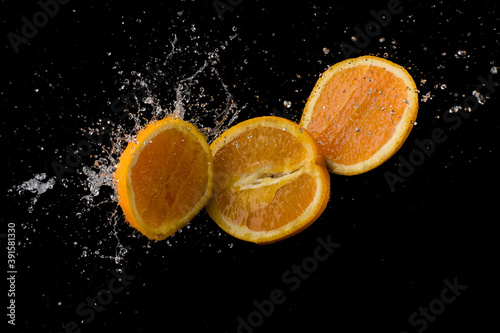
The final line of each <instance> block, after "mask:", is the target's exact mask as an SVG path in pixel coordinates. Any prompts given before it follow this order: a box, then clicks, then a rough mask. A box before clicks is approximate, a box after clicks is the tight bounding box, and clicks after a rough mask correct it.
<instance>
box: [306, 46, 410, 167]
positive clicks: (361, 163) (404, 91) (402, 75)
mask: <svg viewBox="0 0 500 333" xmlns="http://www.w3.org/2000/svg"><path fill="white" fill-rule="evenodd" d="M417 111H418V95H417V88H416V85H415V82H414V81H413V79H412V77H411V76H410V74H409V73H408V72H407V71H406V70H405V69H404V68H403V67H401V66H399V65H397V64H395V63H393V62H391V61H389V60H386V59H383V58H378V57H373V56H363V57H359V58H355V59H348V60H345V61H342V62H340V63H338V64H335V65H334V66H332V67H330V68H329V69H328V70H327V71H325V72H324V73H323V74H322V75H321V76H320V78H319V79H318V81H317V83H316V85H315V87H314V89H313V91H312V93H311V95H310V96H309V99H308V100H307V103H306V106H305V108H304V112H303V114H302V118H301V121H300V125H301V126H303V127H304V128H306V129H307V130H308V131H309V132H310V133H311V135H312V136H313V137H314V139H315V140H316V142H317V143H318V144H319V148H320V150H321V152H322V153H323V155H324V156H325V159H326V164H327V166H328V169H329V170H330V172H332V173H336V174H342V175H355V174H360V173H363V172H366V171H369V170H371V169H373V168H375V167H377V166H379V165H380V164H382V163H384V162H385V161H386V160H388V159H389V158H390V157H391V156H392V155H393V154H394V153H395V152H396V151H397V150H398V149H399V148H400V147H401V146H402V145H403V143H404V141H405V140H406V138H407V137H408V135H409V134H410V131H411V129H412V128H413V123H414V122H415V119H416V117H417Z"/></svg>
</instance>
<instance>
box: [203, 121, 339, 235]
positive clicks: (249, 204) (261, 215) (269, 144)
mask: <svg viewBox="0 0 500 333" xmlns="http://www.w3.org/2000/svg"><path fill="white" fill-rule="evenodd" d="M211 148H212V154H213V158H214V192H215V195H214V198H213V199H212V200H211V201H210V202H209V205H208V206H207V210H208V213H209V214H210V216H212V218H213V219H214V220H215V221H216V222H217V223H218V224H219V226H221V227H222V228H223V229H224V230H226V231H227V232H228V233H230V234H232V235H233V236H235V237H238V238H240V239H244V240H248V241H253V242H256V243H269V242H274V241H277V240H281V239H283V238H286V237H289V236H291V235H292V234H295V233H296V232H298V231H300V230H302V229H303V228H305V227H307V226H308V225H309V224H310V223H312V222H313V221H314V220H315V219H317V218H318V217H319V215H320V214H321V212H322V211H323V210H324V208H325V207H326V203H327V201H328V198H329V186H330V183H329V176H328V172H327V170H326V167H325V165H324V161H323V158H322V156H321V155H320V154H319V151H318V150H317V147H316V145H315V144H314V141H313V140H312V138H311V137H310V135H309V134H308V133H307V131H304V130H303V129H301V128H300V127H299V126H298V125H297V124H295V123H293V122H291V121H288V120H286V119H283V118H278V117H260V118H255V119H251V120H248V121H246V122H243V123H241V124H238V125H236V126H235V127H233V128H231V129H230V130H229V131H227V132H226V133H224V134H222V135H221V136H220V137H219V138H218V139H217V140H216V141H214V143H212V145H211Z"/></svg>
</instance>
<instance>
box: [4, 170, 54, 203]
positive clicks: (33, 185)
mask: <svg viewBox="0 0 500 333" xmlns="http://www.w3.org/2000/svg"><path fill="white" fill-rule="evenodd" d="M45 178H47V174H46V173H38V174H36V175H35V177H33V178H32V179H30V180H27V181H25V182H23V183H22V184H20V185H15V186H14V187H13V188H12V189H10V190H9V192H12V191H17V193H18V194H20V195H22V194H23V193H24V192H25V191H28V192H31V193H34V194H35V196H34V197H33V198H31V205H30V206H29V207H28V212H30V213H33V210H34V209H35V208H34V206H35V204H36V203H37V201H38V199H39V198H40V196H41V195H42V194H44V193H45V192H47V191H48V190H50V189H52V188H53V187H54V185H55V184H56V177H51V178H49V179H48V180H47V181H46V182H43V180H45Z"/></svg>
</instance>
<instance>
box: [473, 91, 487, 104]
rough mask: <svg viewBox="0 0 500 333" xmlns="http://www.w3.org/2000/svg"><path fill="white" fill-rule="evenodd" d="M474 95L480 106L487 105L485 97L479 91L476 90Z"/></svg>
mask: <svg viewBox="0 0 500 333" xmlns="http://www.w3.org/2000/svg"><path fill="white" fill-rule="evenodd" d="M472 95H474V97H476V98H477V101H478V102H479V104H481V105H483V104H484V103H486V99H485V98H484V96H483V95H481V93H479V91H476V90H474V91H473V92H472Z"/></svg>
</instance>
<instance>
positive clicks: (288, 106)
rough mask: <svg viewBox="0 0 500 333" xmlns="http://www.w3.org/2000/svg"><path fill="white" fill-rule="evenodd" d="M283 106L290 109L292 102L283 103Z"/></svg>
mask: <svg viewBox="0 0 500 333" xmlns="http://www.w3.org/2000/svg"><path fill="white" fill-rule="evenodd" d="M283 106H284V107H286V108H290V107H291V106H292V102H290V101H283Z"/></svg>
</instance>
